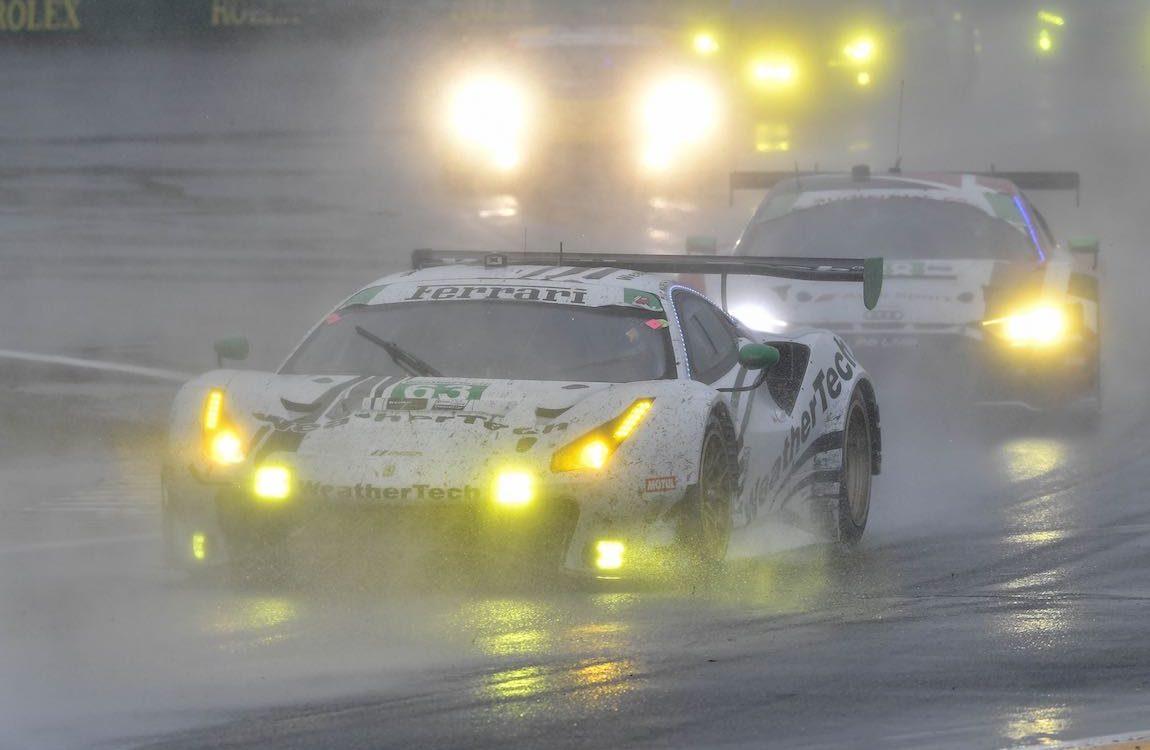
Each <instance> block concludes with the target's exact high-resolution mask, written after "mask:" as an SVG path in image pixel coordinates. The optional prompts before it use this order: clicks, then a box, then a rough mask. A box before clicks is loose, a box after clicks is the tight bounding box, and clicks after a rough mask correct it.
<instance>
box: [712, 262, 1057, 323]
mask: <svg viewBox="0 0 1150 750" xmlns="http://www.w3.org/2000/svg"><path fill="white" fill-rule="evenodd" d="M1041 280H1042V273H1041V268H1040V267H1036V266H1035V265H1034V264H1018V263H1006V262H1001V261H978V260H939V261H893V262H888V263H887V264H886V267H885V270H884V276H883V287H882V295H881V297H880V298H879V301H878V305H877V306H876V307H875V309H873V310H867V309H866V307H865V306H864V305H863V293H862V287H861V285H853V284H852V285H848V284H826V283H819V282H809V281H788V282H785V283H781V282H779V281H772V282H769V283H764V282H762V281H759V280H748V279H738V280H735V279H732V280H731V281H729V282H728V284H729V287H728V306H729V309H730V310H731V311H732V312H733V313H735V314H736V316H738V317H742V316H741V315H740V313H741V312H742V309H743V308H746V307H752V308H754V307H756V306H757V307H760V308H762V309H763V310H765V311H766V312H767V313H768V314H769V315H771V316H772V317H774V318H777V319H779V320H783V321H786V322H787V323H788V324H789V325H790V326H792V327H794V326H799V327H802V326H818V327H823V328H829V329H831V330H835V331H840V332H843V333H847V332H852V331H902V332H908V333H909V332H915V333H925V332H931V331H955V330H959V329H962V328H963V327H967V326H971V325H976V324H978V323H980V322H981V321H983V320H985V319H986V317H987V315H988V310H987V300H988V298H993V296H994V295H993V293H992V292H988V290H993V289H1012V290H1022V289H1024V288H1028V287H1031V286H1035V285H1037V286H1038V287H1040V286H1041ZM748 323H749V324H751V325H754V324H753V323H750V322H749V321H748Z"/></svg>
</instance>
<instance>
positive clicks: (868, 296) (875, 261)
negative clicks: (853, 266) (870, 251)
mask: <svg viewBox="0 0 1150 750" xmlns="http://www.w3.org/2000/svg"><path fill="white" fill-rule="evenodd" d="M881 294H882V258H867V259H866V260H864V261H863V304H864V305H866V309H868V310H873V309H874V306H875V305H877V304H878V298H879V295H881Z"/></svg>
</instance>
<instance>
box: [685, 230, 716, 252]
mask: <svg viewBox="0 0 1150 750" xmlns="http://www.w3.org/2000/svg"><path fill="white" fill-rule="evenodd" d="M684 249H685V250H686V251H687V255H718V253H719V241H718V240H717V239H715V238H714V237H711V236H709V235H705V234H689V235H687V242H686V247H685V248H684Z"/></svg>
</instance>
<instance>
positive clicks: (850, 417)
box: [836, 390, 874, 546]
mask: <svg viewBox="0 0 1150 750" xmlns="http://www.w3.org/2000/svg"><path fill="white" fill-rule="evenodd" d="M871 435H872V432H871V424H870V410H869V409H867V404H866V400H865V399H864V397H863V395H862V393H861V392H859V391H858V390H856V391H855V392H854V394H853V395H852V396H851V400H850V403H849V404H848V405H847V412H846V419H845V420H844V421H843V437H842V452H841V458H840V464H839V481H838V485H839V491H838V497H837V503H836V504H837V508H836V511H837V512H836V516H837V525H838V540H839V543H840V544H843V545H846V546H852V545H855V544H857V543H858V541H859V540H860V539H862V535H863V532H864V531H866V522H867V518H868V517H869V516H870V493H871V479H872V476H873V474H874V447H873V445H872V444H871Z"/></svg>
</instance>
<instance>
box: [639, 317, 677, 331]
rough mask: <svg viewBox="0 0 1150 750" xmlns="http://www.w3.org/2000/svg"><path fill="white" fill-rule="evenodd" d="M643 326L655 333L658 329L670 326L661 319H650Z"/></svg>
mask: <svg viewBox="0 0 1150 750" xmlns="http://www.w3.org/2000/svg"><path fill="white" fill-rule="evenodd" d="M645 325H646V326H647V327H648V328H650V329H651V330H652V331H657V330H659V329H660V328H666V327H667V326H669V325H671V324H670V323H668V322H667V321H665V320H663V319H661V318H651V319H650V320H648V321H647V322H646V323H645Z"/></svg>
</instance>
